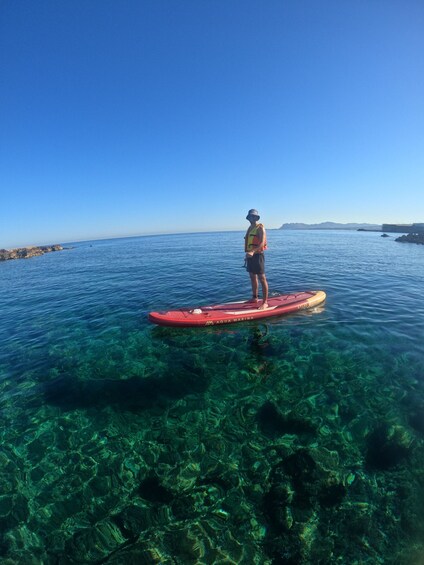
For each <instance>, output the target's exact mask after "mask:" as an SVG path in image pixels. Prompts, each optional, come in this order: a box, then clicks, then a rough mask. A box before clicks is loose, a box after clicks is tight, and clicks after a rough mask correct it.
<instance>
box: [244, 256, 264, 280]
mask: <svg viewBox="0 0 424 565" xmlns="http://www.w3.org/2000/svg"><path fill="white" fill-rule="evenodd" d="M246 269H247V272H248V273H253V274H254V275H264V274H265V255H264V254H263V253H255V254H254V255H253V256H252V257H250V258H249V259H247V261H246Z"/></svg>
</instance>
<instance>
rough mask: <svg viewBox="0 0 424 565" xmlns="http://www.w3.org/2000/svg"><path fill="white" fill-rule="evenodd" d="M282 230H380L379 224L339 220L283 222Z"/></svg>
mask: <svg viewBox="0 0 424 565" xmlns="http://www.w3.org/2000/svg"><path fill="white" fill-rule="evenodd" d="M279 229H280V230H378V231H381V225H378V224H338V223H337V222H321V223H320V224H302V223H293V224H283V225H282V226H281V228H279Z"/></svg>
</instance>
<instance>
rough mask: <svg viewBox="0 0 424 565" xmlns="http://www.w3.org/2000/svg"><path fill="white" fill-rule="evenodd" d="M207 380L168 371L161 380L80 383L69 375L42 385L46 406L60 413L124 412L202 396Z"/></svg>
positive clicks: (108, 380) (156, 378)
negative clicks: (115, 408)
mask: <svg viewBox="0 0 424 565" xmlns="http://www.w3.org/2000/svg"><path fill="white" fill-rule="evenodd" d="M208 386H209V381H208V379H206V378H202V376H199V375H198V374H197V372H190V371H188V370H187V371H183V372H182V373H179V374H175V373H174V372H170V373H169V374H168V375H166V376H164V377H145V378H140V377H132V378H129V379H121V380H113V379H104V380H100V379H87V380H79V379H77V378H75V377H74V376H72V375H62V376H60V377H57V378H56V379H54V380H52V381H49V382H47V383H45V384H44V385H43V392H44V396H45V399H46V402H47V403H48V404H53V405H55V406H59V407H60V408H62V409H63V410H75V409H77V408H93V407H102V406H108V405H112V406H118V407H119V408H121V409H124V410H125V409H126V410H132V411H137V410H146V409H149V408H157V407H160V408H164V407H165V406H167V405H168V404H169V402H171V401H173V400H179V399H180V398H183V397H185V396H188V395H190V394H198V393H203V392H205V391H206V390H207V388H208Z"/></svg>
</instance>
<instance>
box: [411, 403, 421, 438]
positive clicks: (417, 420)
mask: <svg viewBox="0 0 424 565" xmlns="http://www.w3.org/2000/svg"><path fill="white" fill-rule="evenodd" d="M408 421H409V424H410V426H412V427H413V428H414V430H415V431H417V432H418V433H420V434H422V435H424V407H422V408H421V409H418V410H417V411H416V412H413V413H412V414H411V415H410V416H409V420H408Z"/></svg>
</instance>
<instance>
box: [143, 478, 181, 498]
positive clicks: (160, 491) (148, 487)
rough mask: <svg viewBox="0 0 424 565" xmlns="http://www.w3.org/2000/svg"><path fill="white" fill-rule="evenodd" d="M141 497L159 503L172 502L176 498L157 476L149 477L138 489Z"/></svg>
mask: <svg viewBox="0 0 424 565" xmlns="http://www.w3.org/2000/svg"><path fill="white" fill-rule="evenodd" d="M138 494H139V495H140V496H141V498H144V499H145V500H148V501H149V502H155V503H157V504H170V503H171V502H172V501H173V500H174V495H173V493H172V492H171V491H170V490H168V489H167V488H165V487H163V486H162V485H161V484H160V482H159V479H158V478H157V477H147V478H146V479H144V480H143V481H142V482H141V484H140V487H139V489H138Z"/></svg>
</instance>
